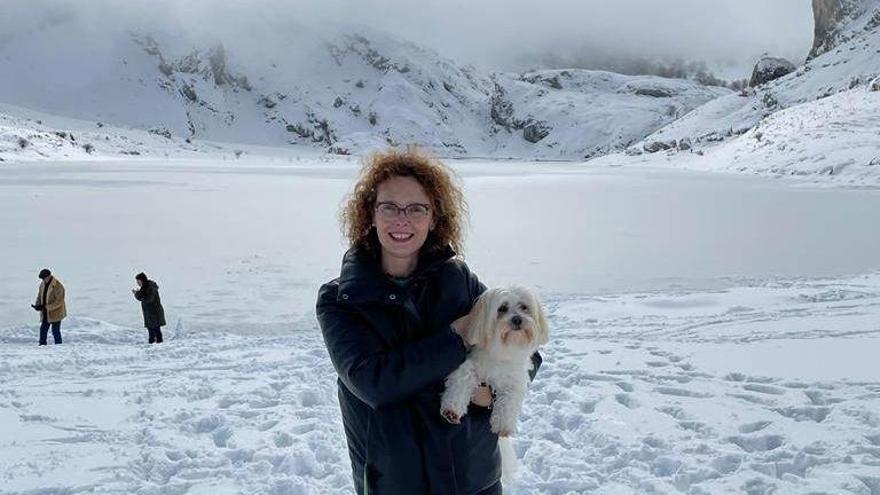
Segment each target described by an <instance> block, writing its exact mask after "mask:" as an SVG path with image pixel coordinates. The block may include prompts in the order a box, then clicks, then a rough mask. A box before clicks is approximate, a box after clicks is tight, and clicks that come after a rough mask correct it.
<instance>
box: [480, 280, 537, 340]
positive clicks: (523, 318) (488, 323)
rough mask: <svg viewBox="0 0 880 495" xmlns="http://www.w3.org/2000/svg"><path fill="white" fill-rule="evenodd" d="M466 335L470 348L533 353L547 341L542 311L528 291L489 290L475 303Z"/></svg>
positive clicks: (517, 289)
mask: <svg viewBox="0 0 880 495" xmlns="http://www.w3.org/2000/svg"><path fill="white" fill-rule="evenodd" d="M472 313H473V319H472V320H471V326H470V329H469V331H468V340H470V343H471V345H476V346H480V347H483V348H486V349H510V348H514V349H522V350H529V351H534V350H536V349H537V348H538V346H540V345H542V344H546V343H547V341H548V338H549V329H548V327H547V319H546V317H545V316H544V308H543V307H542V306H541V302H540V301H539V300H538V298H537V297H536V296H535V295H534V294H532V293H531V292H530V291H529V290H527V289H525V288H523V287H518V286H513V287H508V288H496V289H489V290H487V291H486V292H484V293H483V295H481V296H480V298H479V299H477V303H476V304H475V305H474V309H473V311H472Z"/></svg>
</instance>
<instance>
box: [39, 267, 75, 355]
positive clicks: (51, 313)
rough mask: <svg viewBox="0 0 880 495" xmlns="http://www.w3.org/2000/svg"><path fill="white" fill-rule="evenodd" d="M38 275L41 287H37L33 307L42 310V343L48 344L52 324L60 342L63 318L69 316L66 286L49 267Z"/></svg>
mask: <svg viewBox="0 0 880 495" xmlns="http://www.w3.org/2000/svg"><path fill="white" fill-rule="evenodd" d="M37 277H39V279H40V280H41V282H40V288H39V289H37V300H36V302H35V303H34V304H32V305H31V307H32V308H34V309H35V310H37V311H39V312H40V345H46V337H48V335H49V327H50V326H51V327H52V337H53V338H54V339H55V343H56V344H60V343H61V320H63V319H64V317H65V316H67V306H66V305H65V304H64V286H63V285H61V281H60V280H58V279H57V278H55V277H53V276H52V272H50V271H49V269H48V268H43V269H42V270H40V273H39V275H37Z"/></svg>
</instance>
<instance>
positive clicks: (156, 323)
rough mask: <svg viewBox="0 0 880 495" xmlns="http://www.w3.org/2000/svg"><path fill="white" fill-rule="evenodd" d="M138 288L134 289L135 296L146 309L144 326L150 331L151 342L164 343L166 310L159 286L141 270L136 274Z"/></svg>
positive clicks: (143, 308) (144, 309)
mask: <svg viewBox="0 0 880 495" xmlns="http://www.w3.org/2000/svg"><path fill="white" fill-rule="evenodd" d="M134 280H135V282H137V284H138V288H137V289H132V290H131V292H132V293H133V294H134V298H135V299H137V300H138V301H140V302H141V309H142V310H143V311H144V326H145V327H147V331H148V332H149V333H150V338H149V339H150V343H151V344H154V343H155V344H161V343H162V327H164V326H165V310H164V309H162V300H161V299H160V298H159V286H158V285H157V284H156V282H154V281H152V280H150V279H148V278H147V276H146V275H145V274H144V273H143V272H141V273H138V274H137V275H135V277H134Z"/></svg>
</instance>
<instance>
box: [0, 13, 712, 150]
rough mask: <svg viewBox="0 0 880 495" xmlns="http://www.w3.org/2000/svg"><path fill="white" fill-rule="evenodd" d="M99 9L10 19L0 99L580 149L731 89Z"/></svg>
mask: <svg viewBox="0 0 880 495" xmlns="http://www.w3.org/2000/svg"><path fill="white" fill-rule="evenodd" d="M93 21H95V20H94V19H92V18H90V17H88V16H87V15H86V14H83V13H76V14H74V13H70V14H69V15H53V16H52V17H51V19H50V20H48V21H46V20H44V22H39V23H35V24H34V25H31V26H19V27H17V28H16V29H15V30H13V32H12V34H11V35H8V36H7V37H6V38H5V39H4V40H3V41H2V43H0V72H2V73H5V74H15V77H5V78H2V79H0V102H4V103H8V104H11V105H16V106H22V107H27V108H30V109H36V110H40V111H42V112H45V113H49V114H57V115H61V116H65V117H72V118H77V119H81V120H87V121H94V122H101V123H103V124H108V125H114V126H119V127H123V128H133V129H140V130H152V131H154V132H155V133H157V134H159V135H165V136H171V137H174V138H179V139H181V140H183V139H189V140H191V141H192V140H213V141H220V142H232V143H248V144H259V145H271V146H287V145H307V146H310V147H314V148H318V149H321V150H325V151H329V152H332V153H340V154H348V153H361V152H365V151H368V150H370V149H372V148H375V147H380V146H386V145H388V144H392V145H395V144H404V143H413V142H415V143H421V144H423V145H428V146H430V147H432V148H433V149H434V150H435V151H436V152H437V153H439V154H441V155H444V156H492V157H529V158H539V159H583V158H585V157H591V156H594V155H596V154H601V153H607V152H611V151H617V150H622V149H624V148H625V147H627V146H629V145H630V144H632V143H633V142H636V141H638V140H640V139H642V138H643V137H645V136H646V135H648V134H649V133H651V132H653V131H655V130H657V129H659V128H661V127H663V126H664V125H666V124H669V123H670V122H672V121H674V120H675V119H676V118H678V117H680V116H681V115H684V114H685V113H687V112H688V111H690V110H692V109H693V108H695V107H697V106H699V105H700V104H703V103H705V102H707V101H709V100H712V99H714V98H717V97H719V96H722V95H726V94H728V93H729V91H728V90H726V89H720V88H710V87H705V86H701V85H699V84H697V83H694V82H690V81H682V80H674V79H663V78H659V77H638V76H623V75H617V74H612V73H607V72H599V71H585V70H561V71H540V72H530V73H525V74H493V73H483V72H480V71H478V70H476V69H474V68H473V67H462V66H459V65H458V64H456V63H455V62H454V61H452V60H449V59H446V58H443V57H441V56H440V55H438V54H437V53H436V52H434V51H432V50H430V49H427V48H424V47H420V46H416V45H414V44H412V43H408V42H406V41H402V40H399V39H396V38H394V37H392V36H389V35H386V34H382V33H378V32H374V31H371V30H370V29H367V28H364V27H351V26H320V27H315V26H312V27H306V26H286V27H285V29H280V28H279V29H271V28H270V29H266V30H263V31H259V32H254V33H250V36H249V38H247V39H248V42H246V43H245V42H241V41H240V40H241V38H240V37H236V38H235V40H236V41H228V42H226V43H224V40H212V41H206V40H205V39H204V38H200V37H195V36H189V35H187V34H186V33H181V32H179V31H175V30H173V29H171V28H170V27H169V26H149V25H145V26H137V27H136V28H133V27H131V26H101V27H100V28H95V26H93V25H92V24H91V23H92V22H93ZM68 40H76V41H77V42H76V43H70V42H68ZM71 95H75V98H74V97H71ZM11 117H12V116H10V117H7V120H9V119H11ZM25 138H27V136H25ZM5 141H7V142H9V141H13V142H17V141H18V140H17V138H16V139H10V138H8V137H7V138H6V139H5ZM13 149H14V148H13ZM11 151H12V150H11V149H10V148H9V147H8V146H7V147H6V148H5V149H0V153H3V152H6V153H10V152H11Z"/></svg>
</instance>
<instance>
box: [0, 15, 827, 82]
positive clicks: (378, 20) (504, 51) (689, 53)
mask: <svg viewBox="0 0 880 495" xmlns="http://www.w3.org/2000/svg"><path fill="white" fill-rule="evenodd" d="M3 10H4V13H3V16H0V43H2V40H3V38H4V37H5V36H9V33H10V32H13V31H16V30H19V29H21V28H22V27H24V26H39V25H45V24H47V23H51V22H53V21H57V20H59V19H63V18H65V17H70V16H83V17H86V18H89V20H90V23H91V25H93V26H94V29H107V28H111V27H121V28H123V27H126V26H127V27H138V26H140V27H143V26H146V25H156V26H164V28H165V29H168V30H171V31H179V32H181V33H185V34H186V35H188V36H193V37H203V38H207V39H210V38H223V39H224V41H225V42H226V43H230V44H234V45H237V46H240V45H242V44H243V42H244V41H246V40H247V39H249V37H250V34H254V33H257V32H259V31H261V30H265V29H291V30H296V29H297V28H296V26H297V25H309V26H321V25H324V26H328V27H327V29H331V28H330V27H329V26H330V25H331V24H332V25H334V26H340V25H347V24H348V25H366V26H369V27H371V28H373V29H376V30H379V31H386V32H388V33H391V34H395V35H397V36H398V37H401V38H405V39H409V40H411V41H413V42H416V43H419V44H423V45H427V46H429V47H431V48H434V49H435V50H437V51H438V52H439V53H440V54H441V55H444V56H447V57H450V58H452V59H455V60H456V61H457V62H459V63H462V64H474V65H476V66H478V67H481V68H485V69H490V70H525V69H537V68H542V67H541V65H542V62H541V61H542V60H544V59H545V58H546V56H547V55H548V54H552V55H553V56H554V57H562V58H564V59H568V60H575V61H579V62H580V63H581V64H582V65H583V64H586V65H590V64H591V63H592V64H594V65H602V64H603V63H604V64H605V65H608V63H609V61H618V60H621V59H623V60H628V59H634V58H657V59H663V60H685V61H702V62H706V63H707V65H708V66H709V67H710V68H711V69H713V70H715V71H716V72H719V73H720V75H721V76H722V77H726V78H728V79H732V78H735V77H736V78H739V77H747V76H748V74H747V73H746V72H748V70H750V69H751V65H752V64H753V63H754V61H755V60H756V59H757V57H759V56H760V55H761V54H762V53H764V52H769V53H771V54H773V55H777V56H783V57H786V58H789V59H791V60H793V61H795V62H796V63H797V62H801V61H803V59H804V58H805V57H806V55H807V52H808V51H809V49H810V43H811V41H812V12H811V9H810V1H809V0H781V1H774V2H765V1H761V0H741V1H737V2H729V1H725V0H670V1H664V2H656V1H650V0H622V1H618V2H613V3H612V2H603V1H599V0H586V1H573V0H547V1H545V2H542V3H541V4H536V3H534V2H527V1H525V0H503V1H502V0H486V1H481V2H467V1H464V0H424V1H420V2H409V1H405V0H363V1H358V2H351V1H348V0H321V1H318V0H301V1H296V2H287V1H282V0H253V1H243V0H237V1H218V0H191V1H187V2H176V1H171V0H152V1H147V0H90V1H88V2H81V1H73V0H6V1H4V2H3ZM233 41H234V42H233ZM552 65H558V64H552ZM585 68H592V67H585Z"/></svg>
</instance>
